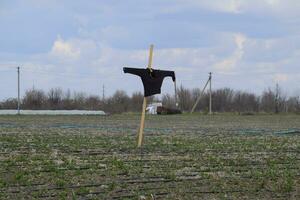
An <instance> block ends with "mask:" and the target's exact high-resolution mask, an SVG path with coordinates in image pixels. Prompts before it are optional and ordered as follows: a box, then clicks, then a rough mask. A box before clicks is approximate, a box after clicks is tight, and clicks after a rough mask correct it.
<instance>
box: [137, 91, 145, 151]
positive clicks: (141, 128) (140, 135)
mask: <svg viewBox="0 0 300 200" xmlns="http://www.w3.org/2000/svg"><path fill="white" fill-rule="evenodd" d="M146 106H147V98H146V97H144V101H143V110H142V117H141V125H140V131H139V135H138V147H141V146H142V144H143V137H144V136H143V134H144V126H145V114H146Z"/></svg>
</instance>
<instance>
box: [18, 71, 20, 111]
mask: <svg viewBox="0 0 300 200" xmlns="http://www.w3.org/2000/svg"><path fill="white" fill-rule="evenodd" d="M17 70H18V115H20V67H17Z"/></svg>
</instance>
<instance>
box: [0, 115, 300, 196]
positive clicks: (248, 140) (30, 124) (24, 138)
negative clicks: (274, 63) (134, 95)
mask: <svg viewBox="0 0 300 200" xmlns="http://www.w3.org/2000/svg"><path fill="white" fill-rule="evenodd" d="M139 118H140V116H139V115H136V114H123V115H112V116H0V199H300V115H257V116H238V115H229V114H227V115H226V114H224V115H214V116H207V115H197V114H195V115H174V116H147V118H146V129H145V140H144V144H145V145H144V146H143V148H142V149H137V148H136V132H137V129H138V125H139Z"/></svg>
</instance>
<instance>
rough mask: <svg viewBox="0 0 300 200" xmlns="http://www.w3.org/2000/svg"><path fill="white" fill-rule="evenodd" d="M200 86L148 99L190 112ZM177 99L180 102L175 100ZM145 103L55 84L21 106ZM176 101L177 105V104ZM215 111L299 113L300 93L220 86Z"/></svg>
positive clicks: (113, 109) (10, 104)
mask: <svg viewBox="0 0 300 200" xmlns="http://www.w3.org/2000/svg"><path fill="white" fill-rule="evenodd" d="M200 93H201V91H200V89H188V88H185V87H184V86H182V85H181V86H180V87H179V88H178V89H177V98H175V95H170V94H163V95H162V97H161V99H157V98H155V97H150V98H149V99H148V102H157V101H161V102H162V103H163V105H164V106H165V107H168V108H178V109H180V110H181V111H183V112H189V111H190V110H191V109H192V107H193V104H194V103H195V102H196V99H197V98H198V97H199V95H200ZM176 99H177V102H175V101H176ZM142 103H143V94H142V93H141V92H135V93H133V94H132V95H128V94H127V93H126V92H125V91H122V90H117V91H116V92H115V93H114V94H113V95H111V96H110V97H107V98H105V99H103V98H100V97H99V96H96V95H87V94H85V93H83V92H71V91H70V90H66V91H64V90H62V89H61V88H52V89H50V90H49V91H48V92H45V91H43V90H41V89H36V88H32V89H29V90H27V91H26V92H25V95H24V96H23V98H22V99H21V109H24V110H26V109H31V110H74V109H78V110H103V111H105V112H107V113H122V112H139V111H141V105H142ZM176 103H177V106H176ZM17 104H18V102H17V99H16V98H9V99H6V100H3V101H1V102H0V109H16V108H17ZM208 105H209V93H208V92H206V93H204V94H203V95H202V96H201V98H200V101H199V104H198V105H197V107H196V109H195V111H196V112H204V113H206V112H208ZM212 108H213V112H236V113H240V114H243V113H257V112H266V113H282V112H292V113H300V97H299V96H290V97H288V96H286V95H284V94H283V92H282V90H281V89H280V87H279V86H278V85H276V87H275V88H273V89H272V88H268V89H266V90H265V91H263V92H262V94H261V95H257V94H254V93H249V92H245V91H238V90H233V89H231V88H220V89H216V90H213V91H212Z"/></svg>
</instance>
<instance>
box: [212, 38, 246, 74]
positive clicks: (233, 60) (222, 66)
mask: <svg viewBox="0 0 300 200" xmlns="http://www.w3.org/2000/svg"><path fill="white" fill-rule="evenodd" d="M246 40H247V38H246V36H244V35H243V34H240V33H238V34H234V43H235V45H236V49H235V51H234V52H233V54H232V55H231V56H230V57H228V58H226V59H224V60H222V61H220V62H218V63H216V64H215V65H214V69H216V70H217V71H218V72H221V73H224V72H231V71H232V70H234V69H235V68H236V67H237V64H238V63H239V61H240V60H241V59H242V57H243V55H244V44H245V42H246Z"/></svg>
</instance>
